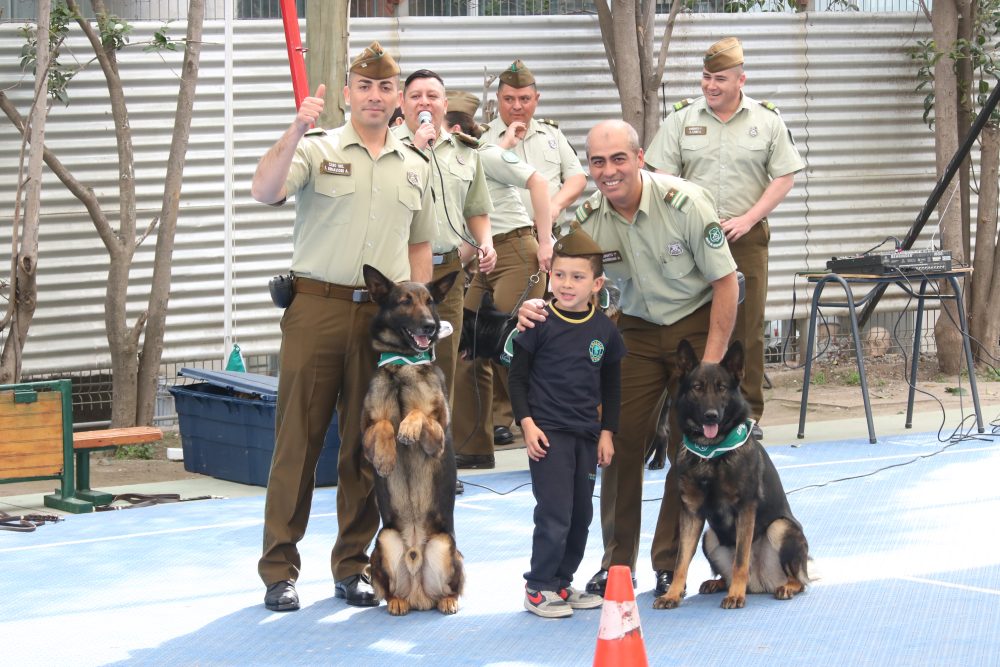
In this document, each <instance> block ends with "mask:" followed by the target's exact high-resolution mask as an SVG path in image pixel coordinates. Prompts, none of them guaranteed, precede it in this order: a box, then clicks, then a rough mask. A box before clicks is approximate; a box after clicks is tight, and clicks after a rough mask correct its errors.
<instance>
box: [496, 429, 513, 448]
mask: <svg viewBox="0 0 1000 667" xmlns="http://www.w3.org/2000/svg"><path fill="white" fill-rule="evenodd" d="M512 442H514V434H513V433H511V432H510V429H509V428H507V427H506V426H494V427H493V444H494V445H509V444H510V443H512Z"/></svg>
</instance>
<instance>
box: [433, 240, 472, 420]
mask: <svg viewBox="0 0 1000 667" xmlns="http://www.w3.org/2000/svg"><path fill="white" fill-rule="evenodd" d="M449 255H451V253H448V255H445V258H446V259H447V258H448V256H449ZM435 260H437V255H435ZM453 271H458V272H459V274H460V275H459V276H458V279H457V280H456V281H455V284H454V285H452V287H451V290H449V291H448V294H447V296H445V298H444V301H442V302H441V303H439V304H438V306H437V312H438V317H440V318H441V321H442V322H449V323H450V324H451V326H452V327H453V328H454V329H455V330H454V331H453V332H452V334H451V335H450V336H448V337H447V338H443V339H441V340H439V341H438V343H437V345H435V346H434V363H435V364H436V365H437V367H438V368H440V369H441V370H442V371H443V372H444V384H445V388H446V389H447V391H448V401H449V405H451V400H452V397H453V396H454V395H455V362H456V360H457V359H458V343H459V341H461V339H462V296H463V292H464V290H463V288H462V285H463V284H464V283H465V280H464V276H462V275H461V271H462V262H461V260H459V259H458V253H457V251H456V252H455V255H454V257H453V258H452V259H451V260H450V261H445V262H443V263H441V264H435V265H434V278H433V280H437V279H438V278H443V277H444V276H446V275H448V274H449V273H451V272H453Z"/></svg>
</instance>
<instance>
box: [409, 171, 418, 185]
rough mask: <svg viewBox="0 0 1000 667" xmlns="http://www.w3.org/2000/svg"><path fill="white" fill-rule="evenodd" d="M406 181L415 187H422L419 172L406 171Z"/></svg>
mask: <svg viewBox="0 0 1000 667" xmlns="http://www.w3.org/2000/svg"><path fill="white" fill-rule="evenodd" d="M406 181H407V182H408V183H409V184H410V185H412V186H413V187H415V188H419V187H420V177H419V176H417V172H415V171H408V172H406Z"/></svg>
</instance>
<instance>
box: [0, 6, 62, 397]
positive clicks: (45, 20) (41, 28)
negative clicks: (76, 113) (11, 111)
mask: <svg viewBox="0 0 1000 667" xmlns="http://www.w3.org/2000/svg"><path fill="white" fill-rule="evenodd" d="M51 11H52V3H51V1H50V0H39V2H38V30H37V31H36V39H37V48H36V60H35V95H34V99H33V101H32V105H31V113H30V115H29V116H30V120H29V126H28V128H26V130H25V132H24V136H23V139H22V149H21V155H22V163H21V164H22V166H23V155H24V148H23V146H24V142H28V143H29V144H30V145H31V148H30V149H29V152H28V176H27V179H26V181H25V179H21V171H20V170H19V173H18V181H19V183H20V182H25V187H24V200H25V201H24V217H23V218H21V219H19V217H20V216H19V215H18V214H17V211H18V210H19V206H20V188H18V190H19V192H18V196H17V200H16V201H15V204H14V209H15V214H14V221H13V229H12V236H13V238H14V243H15V247H14V248H13V250H14V252H13V253H12V254H13V255H15V256H16V260H15V263H14V266H13V267H12V271H11V284H10V309H9V311H8V312H9V314H10V317H7V316H5V317H4V325H5V326H6V327H7V338H6V340H5V341H4V346H3V353H2V354H0V384H6V383H11V382H19V381H20V380H21V352H22V351H23V350H24V344H25V342H26V341H27V339H28V328H29V327H30V326H31V320H32V319H33V318H34V316H35V304H36V301H37V297H38V285H37V282H36V270H37V268H38V225H39V217H40V211H39V209H40V207H41V200H42V161H43V159H44V150H45V116H46V115H47V113H48V98H49V76H48V75H49V48H50V46H49V45H50V35H49V16H50V15H51ZM3 329H4V326H0V331H2V330H3Z"/></svg>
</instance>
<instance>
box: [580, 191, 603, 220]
mask: <svg viewBox="0 0 1000 667" xmlns="http://www.w3.org/2000/svg"><path fill="white" fill-rule="evenodd" d="M602 196H603V195H602V194H601V193H600V192H595V193H594V194H592V195H590V198H589V199H587V200H586V201H585V202H583V203H582V204H580V205H579V206H577V207H576V215H575V216H574V219H575V220H576V221H577V222H579V223H580V224H583V223H584V222H585V221H586V220H587V218H589V217H590V216H591V215H592V214H593V212H594V211H596V210H597V209H599V208H600V207H601V197H602Z"/></svg>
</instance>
